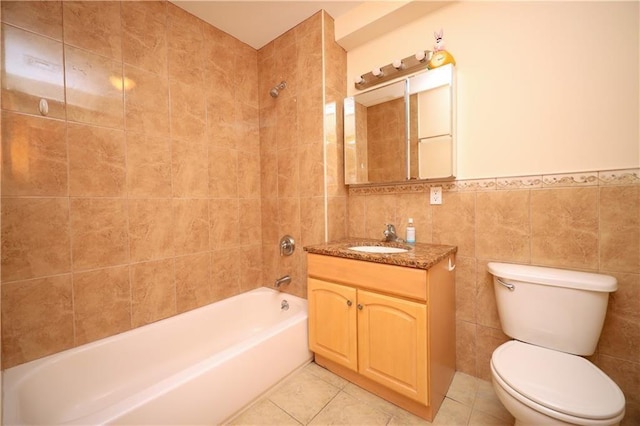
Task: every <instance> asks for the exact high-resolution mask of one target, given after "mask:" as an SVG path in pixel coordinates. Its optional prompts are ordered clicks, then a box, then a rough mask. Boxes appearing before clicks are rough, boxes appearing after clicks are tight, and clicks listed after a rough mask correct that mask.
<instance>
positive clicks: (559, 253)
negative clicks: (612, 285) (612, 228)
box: [531, 187, 598, 270]
mask: <svg viewBox="0 0 640 426" xmlns="http://www.w3.org/2000/svg"><path fill="white" fill-rule="evenodd" d="M531 262H532V263H534V264H539V265H548V266H564V267H571V268H580V269H590V270H597V269H598V188H597V187H587V188H568V189H567V188H563V189H556V190H550V189H546V190H545V189H543V190H532V191H531Z"/></svg>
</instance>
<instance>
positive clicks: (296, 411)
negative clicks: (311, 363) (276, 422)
mask: <svg viewBox="0 0 640 426" xmlns="http://www.w3.org/2000/svg"><path fill="white" fill-rule="evenodd" d="M338 392H340V389H339V388H337V387H336V386H333V385H332V384H330V383H328V382H326V381H325V380H322V379H320V378H319V377H317V376H315V375H313V374H311V373H310V372H309V371H307V370H306V369H303V370H301V371H300V373H299V374H297V375H294V376H292V377H291V378H289V379H288V380H287V381H285V382H284V383H283V384H282V385H281V386H280V387H279V388H277V389H275V390H274V391H273V393H272V394H270V395H269V400H271V401H272V402H273V403H274V404H276V405H277V406H278V407H280V408H282V409H283V410H285V411H286V412H287V413H289V414H290V415H291V416H292V417H293V418H294V419H296V420H297V421H299V422H300V423H302V424H308V423H309V421H310V420H311V419H312V418H313V417H315V415H316V414H318V412H320V410H321V409H322V408H323V407H324V406H325V405H327V403H328V402H329V401H331V399H333V397H335V396H336V395H337V394H338Z"/></svg>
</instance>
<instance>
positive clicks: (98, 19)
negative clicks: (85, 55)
mask: <svg viewBox="0 0 640 426" xmlns="http://www.w3.org/2000/svg"><path fill="white" fill-rule="evenodd" d="M62 4H63V6H62V7H63V16H64V20H63V24H64V42H65V44H69V45H71V46H75V47H79V48H81V49H84V50H88V51H90V52H93V53H96V54H98V55H101V56H106V57H108V58H110V59H113V60H116V61H122V26H121V23H120V2H115V1H64V2H62Z"/></svg>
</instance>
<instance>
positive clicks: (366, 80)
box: [354, 50, 432, 90]
mask: <svg viewBox="0 0 640 426" xmlns="http://www.w3.org/2000/svg"><path fill="white" fill-rule="evenodd" d="M431 53H432V52H431V51H430V50H421V51H418V52H417V53H416V54H414V55H411V56H407V57H406V58H404V59H394V61H393V62H392V63H390V64H387V65H385V66H383V67H376V68H374V69H372V70H371V72H368V73H366V74H362V75H360V76H357V77H356V78H355V79H354V85H355V86H356V89H359V90H362V89H366V88H368V87H371V86H375V85H376V84H380V83H382V82H385V81H389V80H392V79H394V78H398V77H402V76H404V75H407V74H412V73H415V72H416V71H419V70H421V69H424V68H427V64H428V62H429V59H430V58H431Z"/></svg>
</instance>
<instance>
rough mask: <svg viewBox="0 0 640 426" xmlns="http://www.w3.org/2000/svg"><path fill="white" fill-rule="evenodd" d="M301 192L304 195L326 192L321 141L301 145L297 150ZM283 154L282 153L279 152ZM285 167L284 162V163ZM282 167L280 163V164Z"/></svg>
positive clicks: (316, 194)
mask: <svg viewBox="0 0 640 426" xmlns="http://www.w3.org/2000/svg"><path fill="white" fill-rule="evenodd" d="M297 151H298V152H297V157H298V158H297V161H298V162H299V166H298V173H299V177H298V181H299V183H300V184H299V193H300V196H302V197H320V196H322V195H323V194H324V174H325V170H324V161H323V158H324V156H323V152H322V151H323V146H322V144H320V143H311V144H305V145H299V146H298V150H297ZM278 155H281V153H278ZM282 166H283V167H284V164H283V165H282ZM278 167H280V165H279V166H278Z"/></svg>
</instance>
